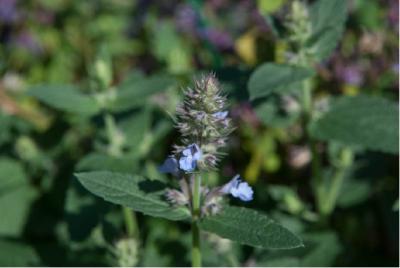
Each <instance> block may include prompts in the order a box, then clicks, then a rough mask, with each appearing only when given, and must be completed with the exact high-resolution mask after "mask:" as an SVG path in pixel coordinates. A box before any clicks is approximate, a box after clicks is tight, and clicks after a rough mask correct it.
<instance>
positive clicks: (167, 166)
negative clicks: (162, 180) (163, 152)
mask: <svg viewBox="0 0 400 268" xmlns="http://www.w3.org/2000/svg"><path fill="white" fill-rule="evenodd" d="M158 170H159V171H160V172H162V173H171V174H173V175H176V174H177V173H178V171H179V170H178V161H177V160H176V159H175V158H173V157H168V158H167V159H165V161H164V163H163V164H162V165H161V166H160V167H159V168H158Z"/></svg>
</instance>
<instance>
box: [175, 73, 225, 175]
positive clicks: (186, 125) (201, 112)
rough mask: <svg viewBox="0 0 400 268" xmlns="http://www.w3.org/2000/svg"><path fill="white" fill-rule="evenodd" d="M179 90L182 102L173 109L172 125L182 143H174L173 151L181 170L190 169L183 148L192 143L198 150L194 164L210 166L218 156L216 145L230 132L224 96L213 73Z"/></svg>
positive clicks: (215, 161)
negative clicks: (189, 86) (175, 113)
mask: <svg viewBox="0 0 400 268" xmlns="http://www.w3.org/2000/svg"><path fill="white" fill-rule="evenodd" d="M183 93H184V99H183V102H182V104H181V105H179V106H178V107H177V110H176V112H177V120H176V121H177V122H176V127H177V128H178V130H179V132H180V133H181V135H182V139H181V142H182V144H183V146H175V154H176V155H178V156H179V157H180V159H181V160H182V164H183V165H181V169H183V170H186V171H192V170H193V169H191V167H192V166H193V165H190V164H193V163H190V160H191V159H190V157H191V155H189V157H188V156H186V155H185V150H187V146H189V145H191V144H196V145H197V146H198V147H199V151H200V152H201V153H202V155H201V156H202V157H201V158H199V159H197V161H196V165H197V167H198V168H199V169H200V170H210V169H213V168H215V167H216V164H217V162H218V160H219V157H220V156H221V152H220V151H219V150H220V148H222V147H224V146H225V144H226V138H227V136H228V135H229V134H230V133H231V132H232V127H231V120H230V118H228V111H226V110H225V109H226V98H225V96H223V95H222V93H221V89H220V86H219V83H218V81H217V79H216V78H215V76H214V75H213V74H209V75H206V76H203V77H202V78H200V79H199V80H196V81H195V82H194V87H193V88H186V89H185V90H184V91H183ZM182 154H183V157H181V155H182ZM179 157H178V158H179ZM181 160H180V164H181ZM182 167H183V168H182Z"/></svg>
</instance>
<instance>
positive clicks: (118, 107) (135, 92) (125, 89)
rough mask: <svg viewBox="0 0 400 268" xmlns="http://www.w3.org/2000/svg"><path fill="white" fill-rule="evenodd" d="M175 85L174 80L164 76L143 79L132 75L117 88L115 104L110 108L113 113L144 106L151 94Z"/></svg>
mask: <svg viewBox="0 0 400 268" xmlns="http://www.w3.org/2000/svg"><path fill="white" fill-rule="evenodd" d="M174 84H175V79H174V78H173V77H172V76H170V75H166V74H159V75H153V76H150V77H143V76H140V75H138V74H137V73H133V74H132V75H131V76H130V77H128V78H127V79H126V80H125V81H123V82H122V83H121V85H119V86H118V88H117V96H116V100H115V102H114V103H113V104H112V106H111V107H110V108H111V110H112V111H114V112H122V111H125V110H128V109H132V108H137V107H140V106H144V105H145V104H146V100H147V98H148V97H149V96H151V95H152V94H155V93H157V92H160V91H163V90H166V89H167V88H169V87H171V86H173V85H174Z"/></svg>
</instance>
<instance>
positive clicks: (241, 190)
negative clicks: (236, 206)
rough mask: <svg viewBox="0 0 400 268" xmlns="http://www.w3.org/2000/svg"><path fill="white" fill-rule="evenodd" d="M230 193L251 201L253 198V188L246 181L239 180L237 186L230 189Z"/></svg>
mask: <svg viewBox="0 0 400 268" xmlns="http://www.w3.org/2000/svg"><path fill="white" fill-rule="evenodd" d="M231 195H232V196H234V197H236V198H239V199H240V200H242V201H251V200H253V189H251V187H250V186H249V185H248V184H247V182H241V183H239V185H238V187H236V188H232V189H231Z"/></svg>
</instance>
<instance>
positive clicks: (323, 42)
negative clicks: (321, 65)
mask: <svg viewBox="0 0 400 268" xmlns="http://www.w3.org/2000/svg"><path fill="white" fill-rule="evenodd" d="M310 16H311V25H312V37H311V40H310V46H312V47H313V48H314V49H315V53H316V56H317V58H318V59H319V60H323V59H326V58H327V57H328V56H329V55H330V54H331V53H332V51H333V50H334V49H335V48H336V46H337V44H338V41H339V40H340V38H341V36H342V33H343V30H344V26H345V22H346V19H347V1H346V0H319V1H317V2H315V4H313V6H312V7H311V10H310Z"/></svg>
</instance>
